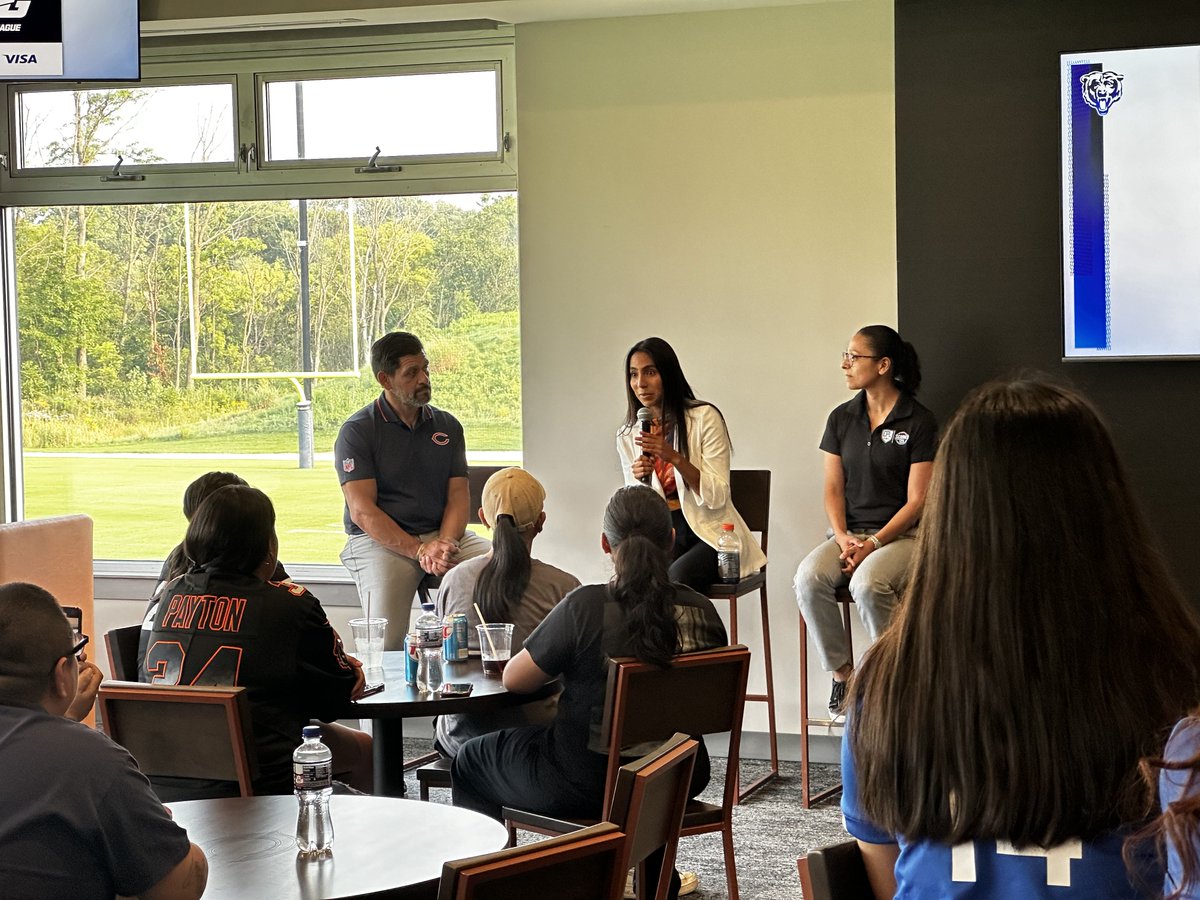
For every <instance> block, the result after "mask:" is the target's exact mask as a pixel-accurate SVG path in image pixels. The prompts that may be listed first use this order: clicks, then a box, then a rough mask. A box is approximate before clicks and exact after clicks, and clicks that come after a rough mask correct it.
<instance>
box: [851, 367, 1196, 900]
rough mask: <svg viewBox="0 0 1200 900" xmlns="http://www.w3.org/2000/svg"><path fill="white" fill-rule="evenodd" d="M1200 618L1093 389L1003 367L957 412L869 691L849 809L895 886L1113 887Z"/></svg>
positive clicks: (854, 744)
mask: <svg viewBox="0 0 1200 900" xmlns="http://www.w3.org/2000/svg"><path fill="white" fill-rule="evenodd" d="M1198 651H1200V621H1198V620H1197V618H1196V616H1195V614H1194V613H1193V612H1192V610H1191V608H1190V606H1189V605H1188V603H1187V602H1186V601H1185V600H1184V599H1183V597H1182V595H1181V593H1180V590H1179V588H1178V587H1177V586H1176V584H1175V583H1174V582H1173V581H1172V579H1171V577H1170V576H1169V575H1168V573H1167V570H1166V566H1165V563H1164V561H1163V558H1162V556H1161V555H1160V553H1159V552H1158V549H1157V546H1156V544H1155V541H1154V539H1153V538H1152V536H1151V534H1150V532H1149V529H1148V528H1147V526H1146V524H1145V522H1144V520H1143V518H1142V516H1141V514H1140V512H1139V510H1138V507H1137V504H1136V502H1135V501H1134V499H1133V496H1132V493H1131V491H1130V488H1129V485H1128V483H1127V479H1126V477H1125V473H1124V470H1123V468H1122V466H1121V464H1120V462H1119V461H1118V459H1117V455H1116V451H1115V449H1114V447H1113V444H1112V440H1111V438H1110V436H1109V434H1108V432H1107V430H1106V428H1105V426H1104V425H1103V424H1102V423H1101V421H1100V418H1099V416H1098V415H1097V414H1096V412H1095V410H1094V409H1093V408H1092V407H1091V406H1090V405H1089V404H1088V403H1087V401H1085V400H1084V399H1083V398H1082V397H1080V396H1078V395H1077V394H1074V393H1072V392H1071V391H1068V390H1065V389H1063V388H1059V387H1055V386H1052V385H1049V384H1044V383H1039V382H1034V381H1015V382H1007V383H995V384H989V385H986V386H984V387H983V388H980V389H979V390H977V391H975V392H974V393H973V394H972V395H971V396H970V397H968V398H967V400H966V401H965V402H964V403H963V406H962V407H961V408H960V409H959V411H958V412H957V413H956V414H955V416H954V418H953V420H952V421H951V423H950V425H949V426H948V428H947V429H946V432H945V436H944V437H943V439H942V443H941V447H940V450H939V452H938V456H937V459H936V460H935V462H934V469H933V477H932V481H931V484H930V489H929V494H928V498H927V500H926V503H925V512H924V518H923V520H922V524H921V528H920V532H919V535H918V538H917V547H916V552H915V554H914V563H913V570H912V575H911V581H910V584H909V588H908V592H907V595H906V598H905V600H904V601H903V602H902V604H901V606H900V610H899V612H898V614H897V616H896V619H895V621H894V622H893V624H892V626H891V627H890V628H889V629H888V630H887V631H886V632H885V633H884V635H883V636H882V637H881V638H880V640H879V641H878V643H877V644H876V645H875V647H874V648H872V650H871V651H870V652H869V653H868V655H867V657H866V659H865V660H864V663H863V664H862V666H861V668H860V670H859V672H858V674H857V676H856V677H855V680H854V684H853V686H852V689H851V698H850V708H851V711H852V715H851V720H850V723H849V729H848V735H849V738H848V740H847V741H845V742H844V747H843V767H844V784H845V794H844V797H843V801H842V808H843V812H844V814H845V820H846V827H847V829H848V830H849V831H850V833H851V834H852V835H854V837H856V838H857V839H858V841H859V844H860V846H861V847H862V850H863V856H864V859H865V860H866V862H867V867H868V872H869V874H870V876H871V881H872V886H873V888H874V890H875V893H876V895H877V896H878V897H891V896H893V895H894V896H896V897H909V898H916V897H921V898H925V897H1003V898H1009V897H1020V898H1022V900H1025V898H1039V897H1047V898H1051V897H1053V898H1088V900H1096V898H1115V897H1138V896H1145V895H1153V894H1154V893H1156V892H1157V890H1158V888H1159V887H1160V886H1161V878H1158V879H1157V881H1156V875H1155V873H1154V872H1153V871H1147V866H1146V864H1145V862H1146V860H1145V857H1144V856H1142V857H1140V858H1139V857H1135V858H1134V859H1132V861H1131V862H1132V865H1131V866H1130V867H1129V869H1128V870H1127V868H1126V866H1125V863H1124V860H1123V859H1122V853H1121V849H1122V842H1123V839H1124V837H1125V836H1126V833H1127V830H1129V829H1131V828H1132V827H1136V826H1137V825H1138V824H1140V823H1141V822H1143V821H1144V820H1145V818H1146V816H1147V814H1148V813H1149V811H1150V808H1151V806H1152V804H1153V801H1154V796H1153V789H1152V787H1151V786H1150V785H1148V784H1146V783H1145V782H1144V781H1142V780H1141V779H1140V778H1139V775H1138V760H1139V759H1140V758H1142V757H1143V756H1146V755H1149V754H1153V753H1156V752H1157V751H1158V748H1161V747H1162V744H1163V741H1164V739H1165V736H1166V733H1167V732H1168V731H1169V730H1170V727H1171V725H1172V724H1173V723H1174V722H1175V721H1176V720H1177V719H1178V718H1179V717H1180V716H1181V715H1182V714H1183V712H1184V711H1185V710H1187V709H1189V708H1191V707H1194V706H1196V705H1197V701H1198V700H1200V652H1198Z"/></svg>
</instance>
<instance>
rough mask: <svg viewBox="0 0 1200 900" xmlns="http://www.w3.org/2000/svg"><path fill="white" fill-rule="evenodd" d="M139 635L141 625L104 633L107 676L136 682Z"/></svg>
mask: <svg viewBox="0 0 1200 900" xmlns="http://www.w3.org/2000/svg"><path fill="white" fill-rule="evenodd" d="M141 635H142V626H141V625H127V626H125V627H124V628H114V629H112V630H111V631H106V632H105V633H104V646H105V649H107V651H108V670H109V674H110V675H111V676H112V677H113V678H115V679H117V680H118V681H137V679H138V673H137V650H138V640H139V639H140V638H141Z"/></svg>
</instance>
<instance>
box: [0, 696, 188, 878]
mask: <svg viewBox="0 0 1200 900" xmlns="http://www.w3.org/2000/svg"><path fill="white" fill-rule="evenodd" d="M0 769H3V771H4V777H3V778H0V896H4V897H20V898H22V900H41V898H46V900H51V898H53V900H58V898H62V897H70V898H73V900H91V898H97V900H99V898H103V900H112V898H113V896H114V895H116V894H120V895H122V896H136V895H138V894H141V893H143V892H145V891H146V890H148V889H149V888H151V887H153V886H154V885H156V884H158V883H159V882H160V881H162V879H163V878H165V877H166V876H167V875H168V874H169V873H170V871H171V870H172V869H174V868H175V866H177V865H178V864H179V863H180V862H181V861H182V860H183V858H184V857H185V856H187V853H188V850H189V842H188V837H187V832H186V831H184V830H183V829H182V828H180V827H179V826H178V825H176V824H175V823H174V822H172V821H171V817H170V816H169V815H168V814H167V811H166V810H165V809H164V808H163V805H162V804H161V803H160V802H159V800H158V798H157V797H155V796H154V793H153V791H151V790H150V785H149V783H148V782H147V781H146V778H145V776H143V775H142V773H141V772H139V771H138V768H137V764H136V763H135V762H134V761H133V758H132V757H131V756H130V755H129V754H128V753H127V752H126V751H125V749H124V748H123V747H118V746H117V745H116V744H114V743H113V742H112V741H110V740H109V739H108V738H107V737H106V736H105V735H103V734H101V733H100V732H98V731H94V730H93V729H91V728H88V727H87V726H86V725H81V724H80V723H78V722H72V721H69V720H67V719H64V718H62V717H61V716H52V715H50V714H49V713H47V712H46V711H45V710H42V709H25V708H22V707H15V706H0Z"/></svg>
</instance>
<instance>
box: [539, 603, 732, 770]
mask: <svg viewBox="0 0 1200 900" xmlns="http://www.w3.org/2000/svg"><path fill="white" fill-rule="evenodd" d="M674 587H675V601H674V603H675V622H676V626H677V628H678V631H679V642H680V648H681V650H680V652H682V653H693V652H695V651H698V650H711V649H712V648H714V647H724V646H725V645H726V644H727V643H728V642H729V639H728V637H727V636H726V633H725V625H724V624H723V623H722V622H721V617H720V616H719V615H717V610H716V607H715V606H713V603H712V601H711V600H709V599H708V598H707V597H705V596H703V595H701V594H698V593H696V592H695V591H693V590H692V589H691V588H688V587H684V586H683V585H682V584H677V585H675V586H674ZM606 607H615V608H616V609H615V610H613V609H610V610H608V614H607V616H606ZM525 649H526V650H528V651H529V655H530V656H531V657H533V661H534V662H535V663H536V664H537V666H538V668H539V669H541V670H542V671H543V672H545V673H546V674H547V675H561V676H563V691H562V694H561V695H560V696H559V700H558V715H557V717H555V719H554V724H553V735H552V737H553V745H554V753H555V756H556V757H557V759H558V760H559V762H560V763H561V764H562V765H563V766H564V767H569V766H570V765H571V764H572V761H573V760H576V759H578V758H579V755H580V754H581V753H583V752H584V751H585V750H587V749H589V744H590V745H591V746H590V749H594V750H602V749H607V748H601V747H600V746H599V745H598V743H597V737H598V735H599V732H600V725H601V719H602V717H603V714H604V695H605V690H606V688H607V682H608V658H609V657H613V656H632V655H633V653H632V650H631V649H630V641H629V632H628V629H627V625H626V623H625V620H624V616H623V614H622V613H621V612H620V608H619V607H618V606H617V603H616V600H614V599H613V597H612V592H611V590H610V588H609V586H608V585H606V584H588V585H584V586H583V587H581V588H577V589H576V590H574V591H572V592H571V593H569V594H568V595H567V596H566V597H564V598H563V600H562V602H561V603H559V604H558V605H557V606H556V607H554V609H552V610H551V611H550V614H549V615H547V616H546V618H545V619H543V620H542V624H541V625H539V626H538V627H537V628H536V629H535V630H534V632H533V634H531V635H530V636H529V637H528V638H527V639H526V641H525Z"/></svg>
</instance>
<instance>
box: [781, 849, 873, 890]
mask: <svg viewBox="0 0 1200 900" xmlns="http://www.w3.org/2000/svg"><path fill="white" fill-rule="evenodd" d="M796 868H797V869H799V870H800V889H801V891H802V892H803V893H804V900H875V895H874V894H873V893H872V892H871V882H870V880H869V879H868V878H867V868H866V866H865V865H863V858H862V852H861V851H860V850H859V849H858V842H857V841H846V842H845V843H842V844H834V845H833V846H831V847H821V848H820V849H817V850H810V851H808V854H807V855H805V856H802V857H800V858H799V859H798V860H796Z"/></svg>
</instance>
